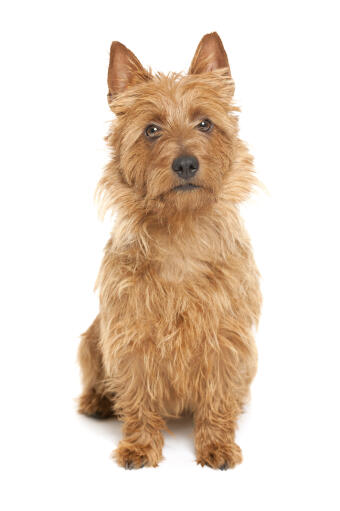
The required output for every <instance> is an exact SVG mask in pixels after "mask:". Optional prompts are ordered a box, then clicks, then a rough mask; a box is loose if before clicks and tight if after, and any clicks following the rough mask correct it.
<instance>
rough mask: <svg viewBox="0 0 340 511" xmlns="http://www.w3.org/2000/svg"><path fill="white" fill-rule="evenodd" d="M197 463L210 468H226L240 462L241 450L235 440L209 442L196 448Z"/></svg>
mask: <svg viewBox="0 0 340 511" xmlns="http://www.w3.org/2000/svg"><path fill="white" fill-rule="evenodd" d="M196 461H197V463H198V464H199V465H202V467H203V466H204V465H207V466H208V467H211V468H219V469H220V470H227V468H233V467H235V465H237V464H238V463H241V462H242V451H241V449H240V447H239V446H238V445H237V444H235V442H229V443H225V444H217V443H216V444H209V445H205V446H202V447H200V448H199V449H197V459H196Z"/></svg>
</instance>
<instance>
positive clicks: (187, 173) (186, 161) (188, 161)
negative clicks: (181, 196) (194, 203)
mask: <svg viewBox="0 0 340 511" xmlns="http://www.w3.org/2000/svg"><path fill="white" fill-rule="evenodd" d="M172 170H173V171H174V172H176V174H178V176H179V177H181V178H182V179H190V178H191V177H193V176H194V175H195V174H196V172H197V171H198V159H197V158H195V156H178V158H175V159H174V161H173V162H172Z"/></svg>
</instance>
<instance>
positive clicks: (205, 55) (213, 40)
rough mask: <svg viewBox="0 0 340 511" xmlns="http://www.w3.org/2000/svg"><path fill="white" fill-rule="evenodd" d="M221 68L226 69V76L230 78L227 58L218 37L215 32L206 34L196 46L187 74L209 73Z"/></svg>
mask: <svg viewBox="0 0 340 511" xmlns="http://www.w3.org/2000/svg"><path fill="white" fill-rule="evenodd" d="M221 68H227V75H228V76H229V77H230V76H231V73H230V67H229V62H228V57H227V54H226V51H225V49H224V47H223V44H222V41H221V39H220V36H219V35H218V34H217V32H212V33H211V34H206V35H205V36H204V37H202V39H201V42H200V43H199V45H198V46H197V50H196V53H195V56H194V58H193V59H192V62H191V66H190V69H189V74H194V75H196V74H200V73H209V72H210V71H215V69H221Z"/></svg>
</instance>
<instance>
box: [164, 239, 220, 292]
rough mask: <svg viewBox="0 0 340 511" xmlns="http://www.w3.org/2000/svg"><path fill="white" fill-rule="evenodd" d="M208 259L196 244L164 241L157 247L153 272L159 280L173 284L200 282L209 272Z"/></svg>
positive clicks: (208, 254)
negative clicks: (189, 281)
mask: <svg viewBox="0 0 340 511" xmlns="http://www.w3.org/2000/svg"><path fill="white" fill-rule="evenodd" d="M210 257H211V254H210V253H209V251H208V250H205V251H204V250H202V248H201V247H200V246H199V245H198V244H197V243H190V242H189V241H188V242H187V243H184V242H183V243H181V244H180V243H177V244H171V243H169V242H167V241H164V242H163V243H160V244H159V245H158V247H157V252H156V262H155V271H156V274H157V275H158V277H159V279H160V280H162V281H164V282H169V283H173V284H176V283H181V282H185V281H188V280H191V281H194V280H200V279H201V278H202V275H205V274H206V273H207V271H208V270H209V259H210Z"/></svg>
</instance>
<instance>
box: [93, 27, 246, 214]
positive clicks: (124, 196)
mask: <svg viewBox="0 0 340 511" xmlns="http://www.w3.org/2000/svg"><path fill="white" fill-rule="evenodd" d="M108 86H109V93H108V101H109V105H110V108H111V110H112V111H113V112H114V113H115V114H116V119H115V120H114V121H113V124H112V129H111V131H110V134H109V136H108V137H107V140H108V143H109V145H110V146H111V147H112V148H113V158H112V161H111V162H110V164H109V165H108V166H107V168H106V171H105V173H104V176H103V179H102V180H101V183H100V188H101V190H102V191H103V192H104V195H105V196H106V199H107V201H108V203H114V202H116V203H117V202H120V205H121V206H122V205H123V206H124V205H125V206H128V205H129V204H132V203H134V204H136V203H138V207H139V208H140V210H143V211H147V212H149V213H156V214H157V215H158V216H159V217H162V216H166V217H167V218H169V216H171V215H174V214H176V213H178V212H180V213H181V214H182V213H189V212H195V211H199V210H203V209H205V208H207V207H210V206H211V205H212V204H213V203H214V202H216V201H218V199H219V197H220V196H221V194H224V196H225V197H227V196H228V194H229V199H230V200H233V201H234V202H238V201H239V200H242V199H243V198H244V197H243V195H244V191H245V188H246V182H248V181H249V176H248V177H247V175H246V174H244V173H243V175H242V173H240V172H238V171H237V168H236V167H237V166H236V167H235V165H234V162H235V156H237V153H238V148H239V145H240V142H239V140H238V138H237V131H238V126H237V118H236V116H235V114H234V112H235V110H236V109H235V107H234V106H233V104H232V98H233V92H234V83H233V80H232V78H231V74H230V68H229V63H228V58H227V54H226V52H225V50H224V48H223V45H222V42H221V39H220V38H219V36H218V35H217V34H216V33H212V34H207V35H205V36H204V37H203V39H202V40H201V42H200V44H199V46H198V48H197V50H196V53H195V56H194V58H193V61H192V63H191V66H190V69H189V72H188V74H186V75H183V74H170V75H167V76H166V75H163V74H156V75H153V74H152V73H151V71H148V70H146V69H145V68H144V67H143V66H142V65H141V63H140V62H139V60H138V59H137V58H136V56H135V55H134V54H133V53H132V52H131V51H130V50H128V49H127V48H126V47H125V46H124V45H122V44H121V43H119V42H113V43H112V46H111V54H110V65H109V71H108ZM233 166H234V167H235V168H233ZM248 170H249V169H248ZM235 171H236V172H235ZM240 179H241V182H240ZM228 181H229V184H228ZM248 184H249V183H248Z"/></svg>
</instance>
